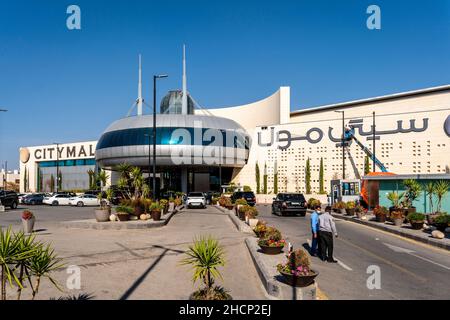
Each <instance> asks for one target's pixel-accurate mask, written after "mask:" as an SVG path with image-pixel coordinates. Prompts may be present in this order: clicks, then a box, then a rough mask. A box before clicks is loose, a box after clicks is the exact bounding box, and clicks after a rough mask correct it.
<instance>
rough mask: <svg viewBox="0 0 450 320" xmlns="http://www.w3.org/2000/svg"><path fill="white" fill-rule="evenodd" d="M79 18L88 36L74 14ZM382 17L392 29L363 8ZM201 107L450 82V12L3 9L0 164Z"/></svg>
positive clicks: (405, 1)
mask: <svg viewBox="0 0 450 320" xmlns="http://www.w3.org/2000/svg"><path fill="white" fill-rule="evenodd" d="M70 4H77V5H79V6H80V8H81V28H82V29H81V30H72V31H71V30H68V29H67V27H66V19H67V17H68V14H67V13H66V9H67V7H68V6H69V5H70ZM371 4H376V5H378V6H380V8H381V27H382V29H381V30H369V29H367V27H366V20H367V17H368V15H367V14H366V9H367V7H368V6H369V5H371ZM183 43H186V45H187V55H188V90H189V91H190V92H191V94H192V96H193V97H194V98H195V99H196V101H197V102H198V103H199V104H200V105H202V106H204V107H221V106H232V105H240V104H245V103H249V102H253V101H256V100H259V99H261V98H265V97H267V96H269V95H271V94H272V93H273V92H275V91H276V90H277V89H278V88H279V87H280V86H290V87H291V106H292V109H293V110H297V109H301V108H307V107H313V106H318V105H324V104H329V103H337V102H342V101H348V100H353V99H359V98H369V97H373V96H378V95H383V94H390V93H396V92H402V91H408V90H415V89H421V88H426V87H431V86H437V85H444V84H449V83H450V81H449V80H450V79H449V78H450V77H449V75H450V59H449V57H450V1H448V0H447V1H446V0H433V1H429V0H427V1H411V0H395V1H393V0H389V1H382V0H372V1H365V0H340V1H338V0H336V1H325V0H314V1H313V0H308V1H300V0H297V1H294V0H292V1H285V0H277V1H274V0H272V1H263V0H257V1H245V0H240V1H230V0H227V1H224V0H222V1H215V0H207V1H200V0H198V1H195V0H191V1H188V0H184V1H175V0H172V1H162V0H161V1H143V0H142V1H137V0H126V1H124V0H115V1H99V0H89V1H84V0H83V1H80V0H75V1H62V0H58V1H55V0H40V1H22V0H15V1H12V0H9V1H5V0H0V108H6V109H8V110H9V111H8V112H7V113H0V163H3V162H4V161H5V160H6V161H8V163H9V165H8V167H9V168H17V167H18V164H19V160H18V157H19V154H18V149H19V147H20V146H29V145H40V144H51V143H53V142H73V141H83V140H96V139H98V138H99V136H100V135H101V133H102V132H103V131H104V129H105V128H106V127H107V126H108V125H109V124H110V123H111V122H112V121H114V120H116V119H118V118H121V117H123V116H125V115H126V113H127V112H128V110H129V108H130V107H131V105H132V104H133V102H134V100H135V99H136V96H137V61H138V60H137V59H138V54H139V53H141V54H142V55H143V68H144V69H143V76H144V98H146V101H147V103H148V104H151V101H152V89H151V85H152V83H151V77H152V75H153V74H155V73H167V74H169V78H168V79H164V80H161V81H159V84H158V86H159V87H158V101H159V100H160V98H161V97H162V96H163V95H164V94H165V93H166V92H167V91H168V90H170V89H177V88H180V87H181V48H182V45H183Z"/></svg>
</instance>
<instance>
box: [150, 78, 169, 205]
mask: <svg viewBox="0 0 450 320" xmlns="http://www.w3.org/2000/svg"><path fill="white" fill-rule="evenodd" d="M167 77H168V76H167V75H166V74H159V75H154V76H153V200H156V79H162V78H167Z"/></svg>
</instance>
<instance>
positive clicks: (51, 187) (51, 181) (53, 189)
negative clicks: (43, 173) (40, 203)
mask: <svg viewBox="0 0 450 320" xmlns="http://www.w3.org/2000/svg"><path fill="white" fill-rule="evenodd" d="M50 191H51V192H53V191H55V177H54V176H53V173H52V174H51V176H50Z"/></svg>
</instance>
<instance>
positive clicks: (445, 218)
mask: <svg viewBox="0 0 450 320" xmlns="http://www.w3.org/2000/svg"><path fill="white" fill-rule="evenodd" d="M449 224H450V215H448V214H446V213H445V212H443V213H441V214H440V215H439V216H438V217H436V219H434V226H435V227H436V228H437V229H438V230H439V231H442V232H445V229H446V228H448V226H449Z"/></svg>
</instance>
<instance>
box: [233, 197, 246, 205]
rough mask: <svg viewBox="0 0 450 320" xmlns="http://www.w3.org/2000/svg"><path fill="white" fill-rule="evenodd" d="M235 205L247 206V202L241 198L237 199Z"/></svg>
mask: <svg viewBox="0 0 450 320" xmlns="http://www.w3.org/2000/svg"><path fill="white" fill-rule="evenodd" d="M234 203H235V204H236V205H247V200H245V199H244V198H240V199H237V200H236V201H235V202H234Z"/></svg>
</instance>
